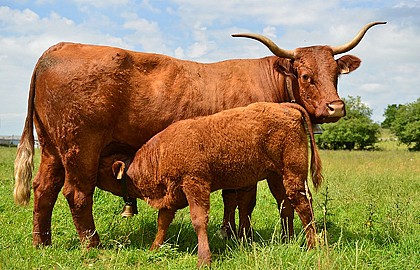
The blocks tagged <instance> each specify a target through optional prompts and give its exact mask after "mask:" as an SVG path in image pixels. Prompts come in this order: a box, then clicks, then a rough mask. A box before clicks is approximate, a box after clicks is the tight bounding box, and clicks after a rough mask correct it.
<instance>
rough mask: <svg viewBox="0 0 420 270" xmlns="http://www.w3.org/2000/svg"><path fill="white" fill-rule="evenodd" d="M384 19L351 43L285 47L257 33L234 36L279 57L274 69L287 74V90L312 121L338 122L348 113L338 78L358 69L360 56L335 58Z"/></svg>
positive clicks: (364, 29) (365, 29)
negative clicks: (339, 91)
mask: <svg viewBox="0 0 420 270" xmlns="http://www.w3.org/2000/svg"><path fill="white" fill-rule="evenodd" d="M384 23H385V22H373V23H369V24H367V25H365V26H364V27H363V28H362V29H361V30H360V31H359V33H358V34H357V35H356V36H355V37H354V38H353V40H351V41H350V42H348V43H346V44H344V45H341V46H335V47H333V46H311V47H303V48H297V49H294V50H285V49H282V48H280V47H278V46H277V45H276V44H275V43H274V42H273V41H272V40H270V39H268V38H267V37H264V36H262V35H258V34H235V35H233V36H234V37H247V38H252V39H255V40H258V41H260V42H262V43H263V44H264V45H266V46H267V47H268V48H269V49H270V50H271V52H272V53H274V54H275V55H276V56H278V57H279V59H278V61H277V63H276V65H275V67H274V68H275V69H276V70H277V71H278V72H280V73H282V74H283V75H284V76H285V77H286V84H285V87H286V89H285V90H286V91H287V93H288V95H289V99H290V100H291V101H296V102H297V103H299V104H300V105H302V106H303V107H304V108H305V109H306V110H307V112H308V113H309V115H310V117H311V120H312V122H314V123H327V122H336V121H338V120H339V119H340V118H341V117H343V116H345V114H346V111H345V105H344V102H343V101H342V100H341V99H340V97H339V96H338V93H337V82H338V77H339V75H341V74H347V73H350V72H352V71H353V70H355V69H357V68H358V67H359V65H360V62H361V61H360V59H359V58H357V57H356V56H353V55H344V56H342V57H340V58H338V59H334V55H337V54H342V53H345V52H348V51H350V50H351V49H353V48H354V47H356V46H357V44H359V42H360V41H361V40H362V38H363V36H364V35H365V33H366V32H367V30H368V29H369V28H371V27H372V26H374V25H377V24H384Z"/></svg>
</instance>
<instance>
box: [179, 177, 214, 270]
mask: <svg viewBox="0 0 420 270" xmlns="http://www.w3.org/2000/svg"><path fill="white" fill-rule="evenodd" d="M186 178H187V179H185V180H184V183H183V188H182V190H183V191H184V193H185V196H186V197H187V201H188V205H189V206H190V215H191V221H192V224H193V227H194V230H195V232H196V234H197V238H198V266H199V267H200V266H203V265H210V263H211V252H210V246H209V240H208V235H207V225H208V221H209V211H210V185H209V184H208V183H206V182H205V181H204V180H202V179H199V178H194V177H191V178H190V177H186Z"/></svg>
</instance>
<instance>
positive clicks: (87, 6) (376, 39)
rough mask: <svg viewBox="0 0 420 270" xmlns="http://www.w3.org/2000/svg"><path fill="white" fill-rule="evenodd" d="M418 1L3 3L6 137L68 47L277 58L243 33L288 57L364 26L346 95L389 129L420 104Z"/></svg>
mask: <svg viewBox="0 0 420 270" xmlns="http://www.w3.org/2000/svg"><path fill="white" fill-rule="evenodd" d="M418 14H420V1H419V0H414V1H413V0H411V1H392V0H391V1H383V0H381V1H376V0H375V1H359V0H356V1H341V0H322V1H321V0H313V1H309V0H302V1H284V0H267V1H258V0H241V1H239V0H223V1H220V0H213V1H208V0H207V1H201V0H168V1H163V0H155V1H153V0H140V1H133V0H91V1H88V0H75V1H66V0H60V1H59V0H31V1H27V0H15V1H8V0H6V1H5V0H1V1H0V48H1V49H0V135H20V133H21V131H22V128H23V121H24V119H25V116H26V106H27V104H26V102H27V95H28V88H29V82H30V77H31V73H32V70H33V67H34V65H35V63H36V61H37V59H38V58H39V56H40V55H41V54H42V52H43V51H45V50H46V49H47V48H48V47H50V46H51V45H54V44H55V43H57V42H60V41H72V42H81V43H90V44H104V45H110V46H117V47H122V48H126V49H130V50H136V51H146V52H156V53H162V54H167V55H170V56H174V57H177V58H182V59H188V60H193V61H199V62H215V61H221V60H225V59H232V58H257V57H263V56H267V55H270V52H269V51H268V50H267V48H266V47H264V46H263V45H261V44H260V43H258V42H255V41H252V40H246V39H234V38H232V37H231V36H230V35H231V34H232V33H237V32H254V33H261V34H264V35H266V36H268V37H270V38H271V39H273V40H274V41H276V43H277V44H278V45H280V46H281V47H283V48H286V49H294V48H296V47H301V46H310V45H322V44H329V45H339V44H342V43H345V42H347V41H349V40H350V39H351V38H353V36H354V35H355V34H356V33H357V32H358V31H359V29H360V28H361V27H362V26H363V25H365V24H366V23H369V22H372V21H387V22H388V24H387V25H381V26H376V27H374V28H372V29H371V30H369V32H368V33H367V34H366V36H365V38H364V39H363V40H362V42H361V43H360V44H359V46H357V47H356V48H355V49H353V50H352V51H351V52H349V53H351V54H354V55H356V56H358V57H359V58H361V59H362V66H361V67H360V68H359V69H358V70H356V71H354V73H352V74H349V75H345V76H342V77H341V78H340V82H339V94H340V95H341V96H342V97H347V96H348V95H352V96H361V98H362V100H363V101H364V102H365V103H366V104H368V105H369V107H370V108H372V109H373V119H374V120H375V121H382V120H383V117H382V114H383V112H384V109H385V108H386V106H387V105H388V104H393V103H398V104H404V103H407V102H412V101H414V100H416V99H417V98H419V97H420V87H419V85H420V49H419V48H420V16H419V15H418Z"/></svg>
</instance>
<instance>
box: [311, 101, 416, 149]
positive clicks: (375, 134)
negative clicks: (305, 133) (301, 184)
mask: <svg viewBox="0 0 420 270" xmlns="http://www.w3.org/2000/svg"><path fill="white" fill-rule="evenodd" d="M344 102H345V104H346V111H347V114H346V116H345V117H343V118H342V119H340V120H339V121H337V122H336V123H327V124H322V125H321V127H322V129H323V133H322V134H320V135H317V143H318V146H319V147H320V148H321V149H331V150H338V149H347V150H354V149H357V150H369V149H374V147H375V143H377V142H378V141H379V137H380V129H381V128H384V129H390V130H391V132H392V133H393V134H394V135H395V136H396V137H397V139H398V141H399V143H402V144H405V145H407V147H408V149H409V150H411V151H420V98H419V99H417V101H414V102H411V103H407V104H391V105H388V107H387V108H386V109H385V112H384V114H383V116H384V117H385V119H384V121H383V122H382V123H381V124H378V123H375V122H374V121H373V120H372V119H371V116H372V109H370V108H369V106H367V105H366V104H365V103H363V102H362V100H361V97H360V96H357V97H352V96H349V97H348V98H344Z"/></svg>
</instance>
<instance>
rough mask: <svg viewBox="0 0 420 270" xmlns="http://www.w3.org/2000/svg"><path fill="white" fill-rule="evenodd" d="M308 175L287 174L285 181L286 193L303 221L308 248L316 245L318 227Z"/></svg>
mask: <svg viewBox="0 0 420 270" xmlns="http://www.w3.org/2000/svg"><path fill="white" fill-rule="evenodd" d="M306 176H307V174H305V176H303V175H301V177H299V178H293V177H292V178H289V177H286V175H285V176H284V181H283V182H284V186H285V190H286V195H287V197H288V199H289V200H290V202H291V205H292V206H293V208H294V209H295V210H296V213H297V214H298V216H299V218H300V220H301V221H302V225H303V228H304V229H305V234H306V242H307V245H308V248H312V247H314V246H315V245H316V228H315V220H314V215H313V210H312V198H311V193H310V191H309V189H308V186H307V183H306Z"/></svg>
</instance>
